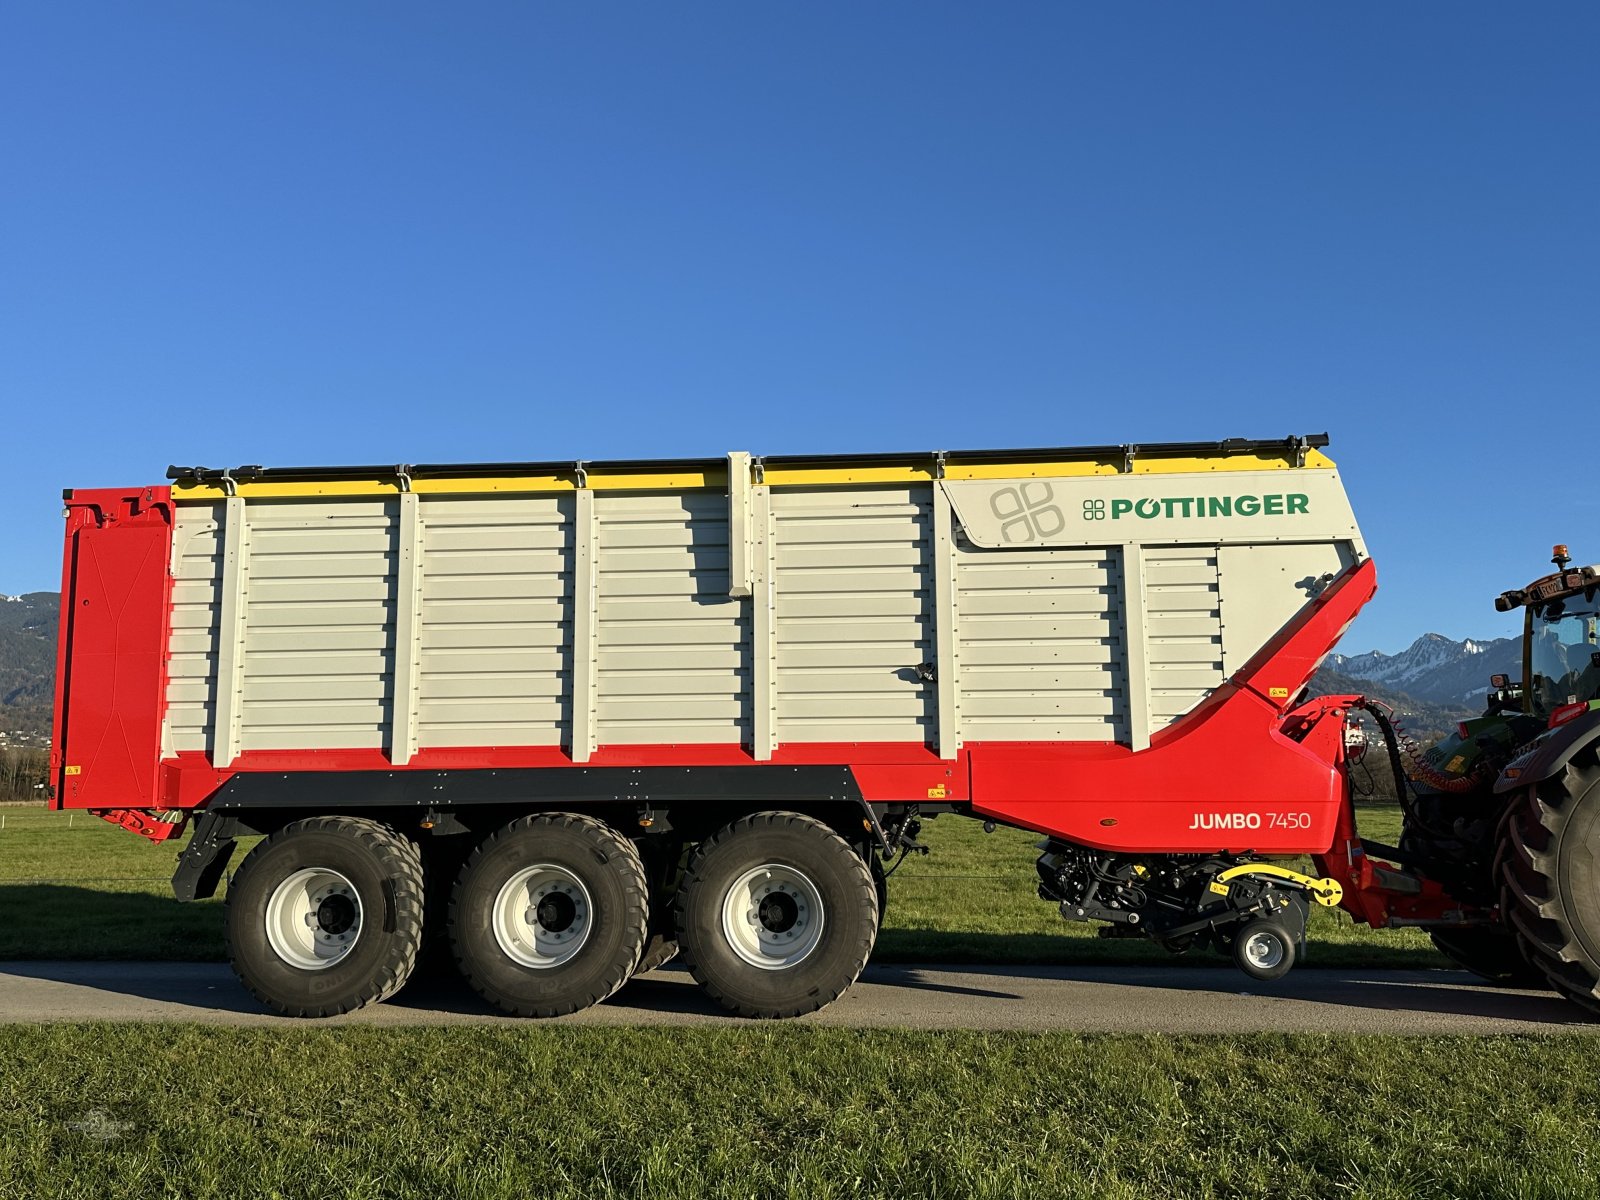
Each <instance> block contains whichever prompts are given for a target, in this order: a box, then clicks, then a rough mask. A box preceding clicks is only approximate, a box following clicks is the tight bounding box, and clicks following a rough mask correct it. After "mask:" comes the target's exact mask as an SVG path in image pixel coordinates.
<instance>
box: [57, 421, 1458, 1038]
mask: <svg viewBox="0 0 1600 1200" xmlns="http://www.w3.org/2000/svg"><path fill="white" fill-rule="evenodd" d="M1325 444H1326V438H1325V437H1313V438H1292V439H1284V440H1278V441H1244V440H1234V441H1227V442H1220V443H1204V444H1196V443H1182V444H1167V445H1153V446H1114V447H1106V446H1101V447H1085V448H1075V449H1045V450H1023V451H984V452H969V453H955V452H951V453H939V454H909V455H862V456H840V457H826V458H819V457H806V458H796V457H768V458H753V457H751V456H750V455H747V454H740V453H736V454H730V455H728V456H727V457H726V458H719V459H713V460H691V461H671V462H634V461H630V462H580V463H570V462H569V463H549V462H547V463H498V464H478V465H468V466H463V465H443V466H425V465H419V466H399V467H350V468H282V469H263V468H258V467H244V468H239V469H236V470H231V471H216V470H207V469H203V468H192V469H188V468H185V469H179V468H174V469H173V470H171V471H170V472H169V479H170V480H171V482H170V483H169V484H168V485H163V486H151V487H140V488H130V489H95V490H71V491H68V492H67V493H66V496H65V498H66V546H65V563H64V571H63V581H62V598H63V600H62V603H63V610H62V621H61V643H60V658H59V664H58V665H59V670H58V692H57V698H56V729H55V734H56V736H55V741H54V747H55V748H54V750H53V757H52V770H53V772H54V790H55V799H54V803H55V805H56V806H57V807H62V808H73V809H87V810H90V811H93V812H96V813H98V814H100V815H101V816H103V817H105V818H106V819H108V820H111V821H115V822H118V823H120V824H122V825H125V826H127V827H128V828H129V829H131V830H134V831H135V832H138V833H140V834H143V835H144V836H146V837H149V838H151V839H153V840H157V841H161V840H165V839H168V838H174V837H177V836H178V835H179V834H180V833H181V832H183V831H184V830H185V829H186V828H189V827H192V829H193V836H192V837H191V839H190V841H189V843H188V846H187V848H186V849H185V850H184V851H183V853H182V855H181V857H180V861H179V867H178V871H177V874H176V876H175V879H174V885H175V889H176V891H177V894H178V896H179V898H180V899H193V898H195V897H199V896H206V895H210V894H212V893H213V892H214V890H215V888H216V887H217V885H218V882H219V880H220V878H221V876H222V873H223V872H224V871H225V870H226V868H227V866H228V864H229V861H230V858H231V856H232V853H233V851H234V848H235V845H234V842H235V839H236V838H237V837H239V836H241V835H244V834H249V833H258V834H265V835H268V836H267V837H266V839H265V840H264V841H262V842H261V843H260V844H259V845H258V846H257V848H256V849H255V850H253V851H252V852H251V853H250V854H249V855H248V856H247V857H246V858H245V860H244V862H243V863H242V864H241V865H240V866H238V867H237V869H236V871H235V873H234V874H233V876H232V878H231V882H230V885H229V889H228V933H229V941H230V947H231V954H232V959H233V963H234V966H235V968H236V970H237V971H238V973H239V975H240V976H241V978H242V979H243V980H244V982H245V983H246V984H247V985H248V986H249V987H250V988H251V990H252V991H254V992H255V994H256V995H257V996H259V997H260V998H261V999H262V1000H264V1001H265V1002H266V1003H268V1004H269V1005H271V1006H273V1007H275V1008H277V1009H279V1010H280V1011H284V1012H290V1013H298V1014H321V1013H332V1012H340V1011H345V1010H348V1009H351V1008H354V1007H357V1006H359V1005H361V1004H364V1003H368V1002H371V1001H373V1000H377V999H382V998H384V997H386V996H388V995H390V994H392V992H393V991H395V990H396V989H397V988H398V987H399V986H400V985H401V984H402V983H404V981H405V979H406V978H407V976H408V975H409V974H410V972H411V971H412V969H413V965H414V963H415V961H416V958H417V953H418V949H419V947H420V946H421V944H422V942H423V939H424V938H425V937H430V936H435V935H437V936H439V937H441V938H445V937H447V938H448V940H449V944H450V946H451V948H452V950H453V953H454V956H455V959H456V961H457V963H458V964H459V966H460V967H461V969H462V971H463V972H464V973H465V975H466V976H467V978H468V979H469V980H470V981H471V982H472V984H473V985H474V986H475V987H476V988H477V989H478V990H479V991H480V992H481V993H482V994H483V995H484V996H486V997H487V998H488V999H489V1000H491V1001H492V1002H493V1003H495V1004H497V1005H499V1006H500V1007H502V1008H503V1009H505V1010H507V1011H510V1012H514V1013H522V1014H529V1015H548V1014H554V1013H560V1012H567V1011H571V1010H573V1009H575V1008H578V1007H581V1006H583V1005H586V1004H590V1003H594V1002H595V1001H597V1000H600V999H603V998H604V997H605V996H607V995H609V994H610V993H611V992H612V991H613V990H615V988H617V987H618V986H620V985H621V984H622V983H623V982H624V981H625V980H626V979H627V978H628V977H629V976H630V974H632V973H633V972H634V971H636V970H637V969H639V968H640V967H641V966H652V965H655V964H656V963H657V962H659V961H661V960H662V959H663V958H664V957H665V956H668V955H670V954H671V953H672V952H673V951H674V949H676V948H678V947H681V949H682V952H683V954H684V955H685V957H686V959H687V960H688V962H689V965H690V966H691V968H692V969H693V971H694V973H695V976H696V978H697V979H698V980H699V981H700V982H701V984H702V985H703V986H704V987H705V989H706V990H707V991H708V992H709V993H710V994H711V995H713V996H715V997H716V998H717V999H718V1000H720V1001H721V1002H722V1003H724V1004H725V1005H727V1006H728V1007H729V1008H731V1009H733V1010H734V1011H737V1012H741V1013H746V1014H750V1015H773V1016H775V1015H788V1014H795V1013H800V1012H805V1011H809V1010H812V1009H815V1008H817V1007H820V1006H821V1005H823V1004H826V1003H828V1002H829V1001H830V1000H832V999H833V998H835V997H836V996H838V995H839V994H840V993H841V992H842V991H843V990H844V989H845V988H847V987H848V986H849V985H850V983H851V982H853V981H854V979H855V978H856V976H857V975H858V974H859V972H860V970H861V968H862V966H863V965H864V963H865V962H866V960H867V957H868V955H869V954H870V952H871V948H872V944H873V940H874V938H875V936H876V932H877V928H878V923H879V920H880V916H881V906H882V903H883V898H884V890H883V879H884V867H883V864H884V862H885V861H887V860H889V859H890V858H892V857H893V856H895V855H897V854H901V853H904V852H906V850H907V849H908V848H910V847H915V845H916V841H915V839H916V832H917V829H918V823H919V820H920V818H921V817H923V816H927V815H935V814H939V813H946V812H957V813H965V814H968V815H971V816H975V817H979V818H983V819H986V820H991V821H994V822H998V823H1003V824H1008V825H1014V826H1020V827H1022V828H1026V829H1030V830H1036V831H1038V832H1040V833H1042V834H1045V835H1047V837H1048V839H1049V846H1048V848H1047V850H1046V853H1045V855H1044V856H1043V858H1041V860H1040V864H1039V871H1040V876H1041V884H1040V886H1041V892H1042V894H1044V895H1045V896H1046V897H1048V898H1050V899H1052V900H1055V901H1057V902H1058V903H1060V904H1061V907H1062V912H1063V915H1065V916H1067V917H1069V918H1071V919H1083V920H1101V921H1109V922H1112V923H1113V924H1116V925H1120V926H1122V927H1123V929H1124V931H1130V932H1131V931H1135V930H1139V931H1143V932H1145V933H1148V934H1149V935H1150V936H1153V937H1156V938H1158V939H1160V940H1163V941H1165V942H1166V943H1167V944H1169V945H1172V946H1174V947H1179V946H1184V945H1188V944H1190V943H1191V942H1196V941H1199V942H1202V943H1205V942H1210V943H1213V944H1216V945H1219V946H1222V947H1224V948H1231V949H1233V950H1234V952H1235V956H1236V958H1237V959H1238V961H1239V962H1240V965H1241V966H1244V967H1245V968H1246V969H1247V970H1252V971H1253V972H1254V973H1257V974H1261V975H1263V976H1270V975H1272V974H1274V973H1279V972H1280V971H1281V970H1282V969H1286V968H1287V966H1288V963H1289V962H1291V961H1292V960H1293V957H1294V954H1295V950H1296V946H1297V944H1298V943H1299V941H1300V939H1301V937H1302V935H1303V929H1304V918H1305V913H1306V911H1307V907H1308V905H1309V904H1310V903H1313V902H1321V903H1334V902H1337V901H1338V898H1339V893H1340V890H1341V888H1340V882H1343V883H1344V884H1346V885H1354V886H1355V887H1357V888H1358V889H1360V896H1359V899H1360V903H1361V905H1363V906H1364V908H1363V909H1362V910H1361V915H1362V916H1363V917H1364V918H1365V919H1370V920H1375V921H1379V922H1381V921H1382V920H1384V919H1386V916H1387V915H1388V914H1390V913H1392V912H1396V911H1401V910H1405V911H1421V910H1422V909H1423V908H1426V907H1427V906H1429V905H1433V906H1434V907H1437V906H1438V905H1439V903H1441V901H1440V898H1439V897H1438V896H1437V894H1436V891H1430V890H1425V891H1424V892H1423V893H1421V894H1418V893H1417V892H1416V890H1415V889H1414V888H1412V887H1411V886H1410V884H1409V883H1407V885H1406V886H1405V887H1402V888H1400V889H1399V890H1398V891H1395V892H1393V893H1389V892H1384V893H1382V896H1383V898H1382V899H1379V900H1374V898H1373V897H1374V895H1375V894H1376V893H1374V891H1373V887H1374V881H1373V878H1372V877H1371V875H1370V872H1369V873H1368V874H1367V875H1366V876H1365V877H1363V876H1362V875H1361V874H1360V872H1362V871H1366V870H1367V868H1366V865H1365V863H1364V860H1363V859H1362V857H1361V855H1360V853H1359V850H1360V846H1359V840H1358V839H1357V838H1356V837H1355V832H1354V828H1353V824H1352V822H1351V820H1350V816H1349V812H1350V810H1349V806H1348V797H1347V784H1346V778H1345V770H1344V747H1345V720H1344V716H1345V711H1346V708H1347V707H1348V704H1349V703H1350V702H1351V701H1352V700H1353V699H1354V698H1334V699H1332V700H1329V699H1323V700H1319V701H1314V702H1310V703H1306V702H1304V695H1303V693H1304V690H1305V687H1306V684H1307V681H1308V680H1309V679H1310V678H1311V675H1312V673H1313V672H1314V671H1315V670H1316V668H1317V666H1318V664H1319V663H1320V662H1321V661H1322V659H1323V658H1324V657H1325V656H1326V655H1327V653H1328V652H1329V651H1330V650H1331V649H1332V648H1333V646H1334V644H1335V642H1336V641H1337V640H1338V638H1339V636H1340V634H1341V633H1342V632H1343V631H1344V629H1345V628H1346V627H1347V626H1348V625H1349V623H1350V621H1351V620H1352V619H1353V618H1354V617H1355V615H1356V613H1357V612H1358V611H1359V609H1360V608H1361V606H1362V605H1363V604H1365V603H1366V601H1367V600H1368V599H1369V598H1370V597H1371V596H1372V594H1373V591H1374V588H1375V576H1374V570H1373V566H1372V563H1371V560H1370V559H1369V558H1368V557H1367V553H1366V549H1365V546H1364V544H1363V542H1362V540H1361V535H1360V532H1359V530H1358V528H1357V525H1356V521H1355V519H1354V516H1353V515H1352V513H1351V510H1350V506H1349V503H1348V501H1347V499H1346V497H1345V493H1344V490H1343V487H1342V485H1341V484H1340V481H1339V476H1338V472H1337V470H1336V469H1335V467H1334V465H1333V463H1332V462H1331V461H1329V460H1328V459H1327V458H1326V457H1325V456H1324V455H1323V453H1322V452H1321V447H1323V446H1324V445H1325ZM1300 854H1313V855H1319V856H1327V858H1326V860H1325V863H1324V869H1326V870H1327V871H1328V872H1329V873H1330V875H1331V876H1333V877H1332V878H1313V877H1311V876H1307V875H1303V874H1300V873H1298V872H1295V871H1291V870H1287V869H1285V868H1283V867H1281V866H1275V865H1272V864H1268V863H1264V862H1263V861H1261V860H1262V858H1263V856H1272V855H1300ZM1356 898H1357V897H1355V896H1352V900H1354V899H1356ZM1397 906H1398V907H1397Z"/></svg>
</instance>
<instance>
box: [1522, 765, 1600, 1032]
mask: <svg viewBox="0 0 1600 1200" xmlns="http://www.w3.org/2000/svg"><path fill="white" fill-rule="evenodd" d="M1578 759H1579V760H1581V761H1579V760H1574V761H1573V762H1570V763H1568V764H1567V767H1566V770H1565V771H1564V772H1562V774H1560V775H1558V776H1556V777H1555V778H1553V779H1548V780H1545V781H1544V782H1543V783H1539V784H1535V785H1534V786H1532V787H1530V788H1528V789H1527V790H1526V791H1525V792H1523V793H1522V795H1521V796H1520V797H1518V799H1517V801H1516V804H1515V806H1514V807H1513V809H1512V811H1511V816H1510V819H1509V820H1508V821H1507V823H1506V845H1507V852H1506V854H1505V855H1504V857H1503V860H1502V863H1501V872H1502V875H1501V880H1502V882H1503V883H1504V884H1505V890H1504V893H1503V894H1504V897H1505V902H1504V909H1505V913H1504V915H1505V917H1506V918H1507V921H1508V923H1509V924H1510V926H1511V928H1512V929H1513V930H1514V931H1515V932H1516V935H1517V940H1518V943H1519V944H1520V946H1521V948H1522V952H1523V954H1524V955H1525V956H1526V957H1527V960H1528V962H1529V963H1531V964H1532V965H1533V966H1534V967H1536V968H1537V969H1538V970H1539V972H1540V973H1541V974H1542V975H1543V976H1544V978H1545V979H1546V981H1548V983H1549V984H1550V986H1551V987H1553V988H1554V989H1555V990H1556V991H1558V992H1560V993H1561V994H1562V995H1564V996H1566V997H1567V998H1568V999H1571V1000H1573V1001H1575V1002H1577V1003H1578V1004H1581V1005H1583V1006H1584V1007H1585V1008H1587V1009H1588V1010H1589V1011H1590V1012H1592V1013H1596V1014H1600V762H1597V761H1596V755H1595V751H1594V750H1592V749H1590V750H1586V751H1584V752H1582V753H1581V754H1580V755H1579V756H1578Z"/></svg>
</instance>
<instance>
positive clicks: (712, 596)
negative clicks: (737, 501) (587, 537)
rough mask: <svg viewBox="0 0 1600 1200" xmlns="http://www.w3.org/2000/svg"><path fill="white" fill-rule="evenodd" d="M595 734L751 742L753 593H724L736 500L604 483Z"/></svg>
mask: <svg viewBox="0 0 1600 1200" xmlns="http://www.w3.org/2000/svg"><path fill="white" fill-rule="evenodd" d="M595 514H596V520H597V522H598V526H599V563H598V570H599V612H598V626H599V631H598V632H599V648H600V661H599V671H598V677H597V680H596V695H597V704H598V740H599V744H600V745H602V746H605V745H619V744H639V743H669V742H672V743H682V742H690V743H700V742H718V743H730V742H731V743H739V742H746V743H748V742H749V741H750V739H751V722H750V689H751V663H750V601H749V600H748V599H745V600H738V599H734V598H732V597H730V596H729V595H728V499H727V496H726V495H724V494H722V493H719V492H680V493H665V492H660V493H657V492H647V493H638V492H602V493H598V494H597V495H596V496H595Z"/></svg>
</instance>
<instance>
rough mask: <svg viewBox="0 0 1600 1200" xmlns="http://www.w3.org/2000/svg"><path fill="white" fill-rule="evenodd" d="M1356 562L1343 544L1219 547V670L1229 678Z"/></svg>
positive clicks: (1345, 543)
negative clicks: (1220, 645) (1334, 577)
mask: <svg viewBox="0 0 1600 1200" xmlns="http://www.w3.org/2000/svg"><path fill="white" fill-rule="evenodd" d="M1354 562H1355V554H1354V552H1353V548H1352V547H1351V545H1350V543H1348V542H1332V543H1328V542H1322V543H1304V544H1299V545H1296V544H1293V543H1269V544H1267V545H1261V546H1223V547H1222V548H1221V549H1220V550H1218V551H1217V563H1218V575H1219V585H1220V586H1219V599H1220V602H1221V604H1220V611H1221V616H1222V661H1223V669H1224V670H1225V671H1226V673H1227V674H1229V675H1232V674H1233V673H1234V672H1235V671H1237V670H1239V668H1240V667H1242V666H1244V665H1245V663H1247V662H1248V661H1250V659H1251V657H1252V656H1253V655H1254V654H1255V653H1256V651H1257V650H1259V649H1260V648H1261V647H1262V646H1264V645H1265V644H1266V643H1267V642H1268V641H1270V640H1271V639H1272V638H1273V637H1275V636H1276V635H1277V633H1278V631H1279V630H1281V629H1282V628H1283V627H1284V626H1285V625H1287V624H1288V623H1289V622H1290V621H1291V620H1292V619H1293V618H1294V615H1295V614H1296V613H1297V612H1299V611H1300V610H1301V609H1302V608H1304V607H1305V606H1306V605H1307V604H1309V603H1310V602H1311V601H1312V600H1313V599H1314V598H1315V597H1316V595H1317V594H1318V593H1319V592H1320V591H1321V590H1322V588H1323V587H1324V586H1325V584H1326V582H1327V580H1328V579H1329V577H1331V576H1336V575H1339V574H1341V573H1342V572H1343V571H1344V570H1345V569H1346V568H1348V567H1350V566H1351V565H1352V564H1354Z"/></svg>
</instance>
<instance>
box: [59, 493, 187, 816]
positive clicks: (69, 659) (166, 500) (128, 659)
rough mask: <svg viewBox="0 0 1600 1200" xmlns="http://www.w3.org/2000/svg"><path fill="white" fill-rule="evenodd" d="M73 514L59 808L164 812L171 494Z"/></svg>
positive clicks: (118, 496)
mask: <svg viewBox="0 0 1600 1200" xmlns="http://www.w3.org/2000/svg"><path fill="white" fill-rule="evenodd" d="M66 503H67V529H66V542H65V546H64V550H63V563H64V566H63V583H62V590H61V633H60V642H59V643H58V646H57V663H58V673H57V675H56V679H57V685H56V704H55V736H54V738H53V739H52V742H51V750H50V771H51V780H52V783H53V785H54V787H55V793H56V794H55V801H54V804H55V807H57V808H154V807H159V806H160V800H159V798H158V794H157V791H158V789H157V776H158V763H159V761H160V758H161V720H162V716H163V715H164V712H165V709H166V691H167V633H168V628H169V624H168V623H169V614H170V612H171V596H172V578H171V572H170V569H169V562H170V560H171V556H172V498H171V492H170V490H169V489H167V488H164V487H159V488H158V487H152V488H140V489H138V490H135V491H124V490H117V489H105V490H97V491H77V492H73V493H72V494H71V496H70V497H69V498H68V500H67V502H66Z"/></svg>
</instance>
